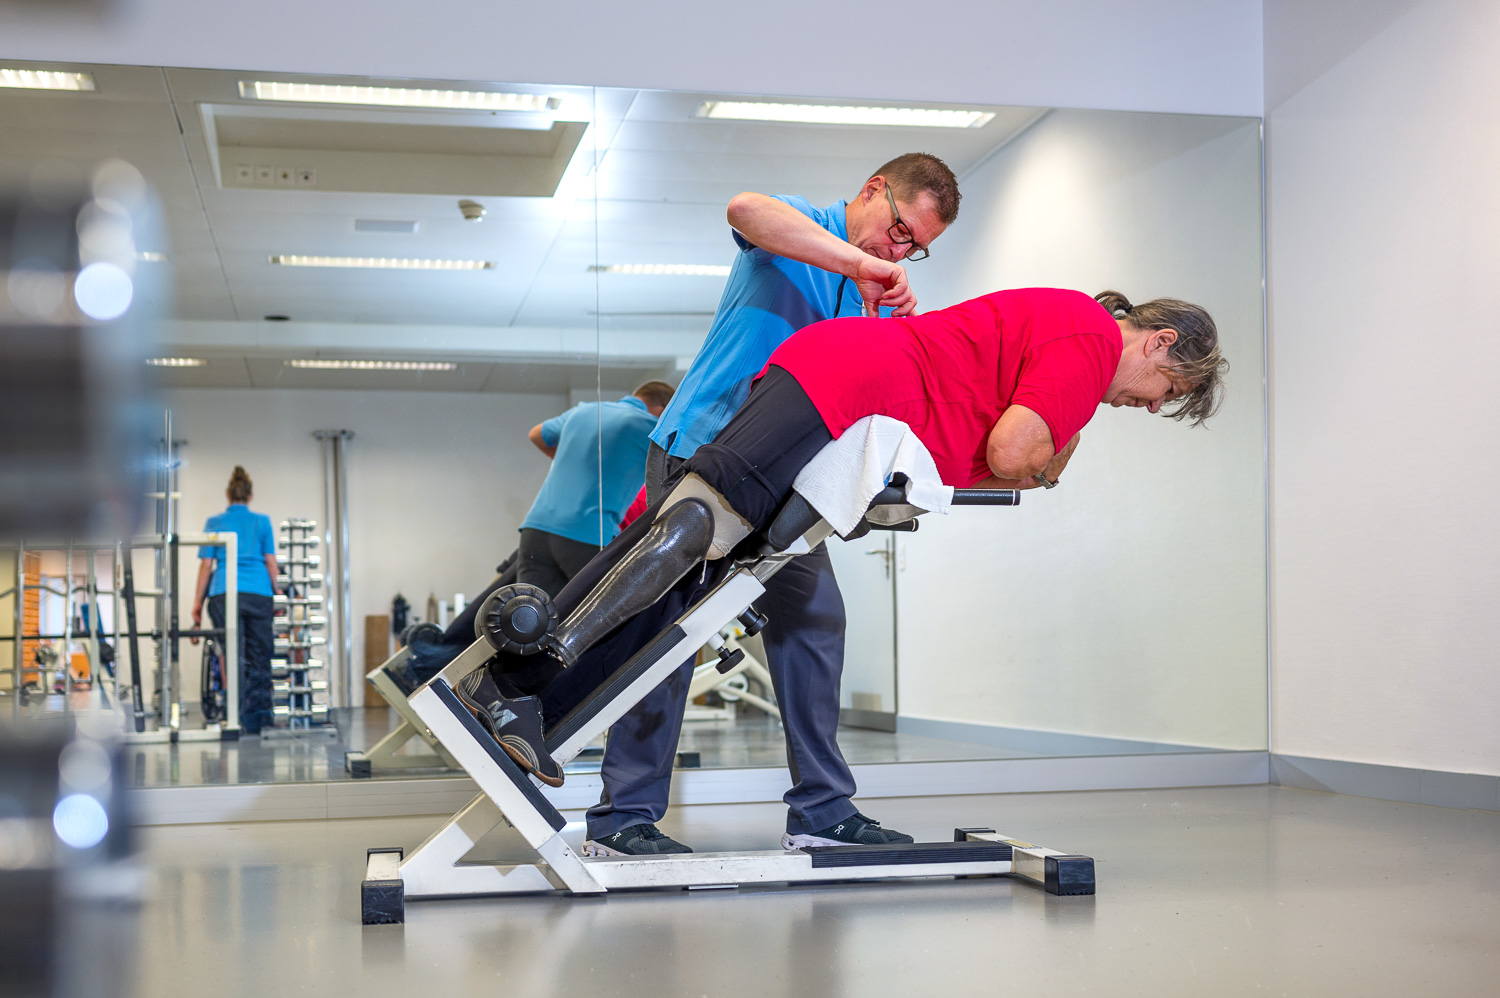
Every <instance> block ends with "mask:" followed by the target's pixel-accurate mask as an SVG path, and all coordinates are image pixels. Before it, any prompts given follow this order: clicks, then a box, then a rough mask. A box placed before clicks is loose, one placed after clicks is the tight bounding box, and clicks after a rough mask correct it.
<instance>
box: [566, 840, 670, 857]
mask: <svg viewBox="0 0 1500 998" xmlns="http://www.w3.org/2000/svg"><path fill="white" fill-rule="evenodd" d="M692 851H693V850H691V849H688V850H685V851H684V852H621V851H620V850H618V849H611V848H610V847H609V846H607V845H605V844H604V843H603V842H595V841H594V840H593V839H589V840H587V841H586V842H584V844H583V853H582V854H583V855H584V856H586V857H598V856H624V857H625V858H626V859H650V858H651V857H652V856H687V855H689V854H691V853H692Z"/></svg>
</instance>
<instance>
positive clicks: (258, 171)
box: [255, 166, 276, 187]
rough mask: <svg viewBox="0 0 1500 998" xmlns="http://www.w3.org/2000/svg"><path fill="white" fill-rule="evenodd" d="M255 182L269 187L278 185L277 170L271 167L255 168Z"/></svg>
mask: <svg viewBox="0 0 1500 998" xmlns="http://www.w3.org/2000/svg"><path fill="white" fill-rule="evenodd" d="M255 182H256V183H257V184H264V185H266V186H267V187H269V186H270V185H271V184H274V183H276V169H275V168H274V167H270V166H257V167H256V168H255Z"/></svg>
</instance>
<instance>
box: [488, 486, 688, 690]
mask: <svg viewBox="0 0 1500 998" xmlns="http://www.w3.org/2000/svg"><path fill="white" fill-rule="evenodd" d="M713 539H714V518H713V513H712V512H710V511H709V508H708V504H707V503H704V502H703V501H702V500H700V499H683V500H682V501H680V502H678V503H677V504H676V505H675V506H673V507H672V508H671V509H669V510H667V511H666V512H665V513H663V514H662V515H661V516H660V517H658V518H657V520H656V522H655V523H653V524H652V525H651V527H650V529H648V530H647V531H646V534H645V536H643V537H642V538H641V539H640V540H639V541H638V542H637V543H636V545H635V546H634V547H633V548H631V549H630V551H629V552H627V553H626V554H625V556H624V557H623V558H621V559H620V560H619V562H617V563H616V564H615V566H614V567H613V568H611V569H610V570H609V571H608V572H607V573H606V574H605V576H604V578H602V579H600V580H599V584H598V585H596V586H595V587H594V588H593V589H592V590H591V591H590V592H589V594H588V595H587V596H585V597H584V598H583V600H582V601H581V602H580V603H579V604H578V606H577V607H576V608H575V609H574V610H573V612H572V613H570V614H569V615H568V618H567V620H565V621H562V622H561V623H558V622H557V614H556V611H555V610H554V609H553V607H552V602H551V600H549V599H548V598H547V595H546V593H544V592H542V591H541V590H540V589H537V588H536V587H534V586H525V585H514V586H506V587H504V588H502V589H497V590H496V591H495V592H494V593H493V594H492V595H491V596H490V597H489V599H487V600H486V601H485V604H484V606H482V607H480V610H479V617H478V629H479V631H480V633H481V634H482V635H483V636H484V637H485V639H486V640H488V641H489V643H490V644H491V645H492V646H494V648H495V650H496V651H499V652H503V653H508V654H510V655H523V656H524V655H533V654H536V653H537V652H542V651H545V652H546V653H547V655H548V656H550V657H551V658H552V659H554V660H555V661H556V662H557V663H558V664H560V665H562V666H563V667H567V666H571V665H573V664H574V663H575V662H577V661H578V658H579V656H581V655H582V654H583V653H584V652H586V651H588V650H589V649H590V648H591V647H593V646H594V645H595V644H597V643H598V642H599V641H600V640H602V639H603V638H605V637H606V636H607V635H608V634H609V633H610V632H611V631H613V630H614V629H615V628H617V627H619V626H620V625H621V624H623V623H624V622H625V621H627V620H629V619H630V618H631V617H633V616H635V615H636V614H638V613H640V612H642V611H643V610H646V609H647V608H649V607H650V606H651V605H652V604H653V603H655V602H656V601H657V600H659V599H661V597H662V596H663V595H665V594H666V593H667V592H668V590H670V589H671V588H672V587H673V586H675V585H676V584H677V583H678V581H679V580H681V579H682V577H683V576H685V575H687V574H688V573H689V572H691V571H692V570H693V569H694V568H697V567H698V566H699V565H700V564H702V562H703V559H704V558H705V557H707V555H708V549H709V547H710V546H711V545H712V544H713Z"/></svg>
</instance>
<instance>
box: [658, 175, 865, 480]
mask: <svg viewBox="0 0 1500 998" xmlns="http://www.w3.org/2000/svg"><path fill="white" fill-rule="evenodd" d="M775 197H776V200H778V201H784V202H785V203H787V204H789V205H791V206H792V207H793V208H796V209H797V210H798V211H800V212H802V214H804V215H806V216H807V217H808V218H810V219H812V220H813V221H814V222H817V223H818V224H819V225H821V226H822V227H823V228H825V229H827V230H828V231H829V232H832V233H833V234H834V235H836V236H838V237H839V238H840V239H845V240H847V239H848V238H849V232H848V229H847V228H845V225H844V209H845V207H847V205H848V202H847V201H837V202H835V203H833V204H831V205H829V206H828V207H826V208H815V207H813V205H812V204H811V202H809V201H808V200H807V199H806V198H799V197H788V196H785V195H781V194H778V195H775ZM729 231H730V232H731V233H733V235H734V242H735V245H736V246H738V247H739V250H740V252H739V253H738V254H737V255H736V256H735V260H734V265H733V267H731V268H730V271H729V280H728V282H727V283H725V285H724V295H723V297H721V298H720V299H719V307H718V310H717V311H715V312H714V321H713V325H712V326H710V327H709V330H708V337H707V339H705V340H704V341H703V348H702V349H700V350H699V351H698V356H697V357H695V358H694V359H693V366H692V367H690V368H689V369H688V373H687V377H685V378H683V379H682V384H681V385H679V386H678V388H677V393H676V394H675V395H673V396H672V401H671V402H670V403H668V404H667V409H666V411H665V412H663V413H662V414H661V419H660V420H659V421H658V422H657V424H656V431H655V432H654V433H652V434H651V439H652V440H653V441H655V442H656V443H657V444H658V445H660V446H661V447H662V448H664V449H665V450H666V452H667V453H668V454H671V455H672V456H674V457H683V458H686V457H691V456H692V454H693V451H695V450H697V449H698V448H699V447H700V446H702V445H703V444H706V443H708V442H709V441H710V440H712V439H713V438H714V436H715V435H716V434H717V433H718V432H719V431H720V430H722V429H723V428H724V426H725V424H727V423H728V422H729V420H730V418H731V417H733V416H734V414H735V412H736V411H737V410H738V409H739V407H740V406H741V405H742V404H743V403H744V401H745V399H746V398H747V397H749V395H750V382H751V381H752V380H753V379H754V378H755V376H756V375H757V374H759V373H760V369H761V368H763V367H765V366H766V361H767V360H769V359H770V357H771V351H773V350H775V349H776V348H777V347H779V346H781V344H782V342H783V341H784V340H785V339H786V338H787V337H788V336H791V335H792V334H793V333H795V332H796V331H797V330H799V329H801V328H802V327H803V326H809V325H812V324H813V323H814V322H821V321H822V320H824V319H832V318H834V317H835V316H839V315H863V314H864V309H863V302H862V301H861V299H860V297H859V288H858V287H857V286H856V285H855V283H854V281H852V280H845V278H844V276H843V275H842V274H835V273H833V272H832V271H827V270H822V269H820V268H818V267H814V266H812V265H810V264H806V263H798V262H797V261H796V260H788V259H787V258H786V257H784V256H776V255H775V254H772V253H768V252H766V251H765V250H763V249H760V248H759V247H757V246H752V245H751V244H750V243H749V242H747V241H746V240H745V237H744V236H742V235H740V234H739V233H738V232H735V230H733V229H730V230H729ZM841 288H842V292H843V294H842V297H840V289H841ZM881 314H882V315H889V314H890V310H889V309H885V310H883V311H882V312H881Z"/></svg>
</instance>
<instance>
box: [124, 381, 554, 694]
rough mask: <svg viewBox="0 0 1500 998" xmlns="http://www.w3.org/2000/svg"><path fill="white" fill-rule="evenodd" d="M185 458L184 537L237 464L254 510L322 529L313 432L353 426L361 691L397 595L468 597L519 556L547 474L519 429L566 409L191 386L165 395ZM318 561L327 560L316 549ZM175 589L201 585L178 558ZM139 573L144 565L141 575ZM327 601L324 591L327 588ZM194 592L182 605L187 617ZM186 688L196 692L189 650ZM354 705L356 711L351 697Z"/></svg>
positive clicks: (418, 604) (436, 396) (478, 398)
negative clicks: (367, 649) (520, 537)
mask: <svg viewBox="0 0 1500 998" xmlns="http://www.w3.org/2000/svg"><path fill="white" fill-rule="evenodd" d="M162 402H163V404H164V405H166V406H170V408H171V410H172V415H173V420H174V427H175V430H176V435H178V436H180V437H182V438H185V439H186V440H187V441H188V445H187V446H186V447H185V448H184V449H183V451H182V458H183V462H184V465H183V473H182V483H181V488H182V494H183V496H182V503H181V506H180V511H181V518H182V527H183V529H184V530H201V529H202V526H203V521H204V520H205V519H206V518H207V517H209V516H211V515H213V514H214V513H217V512H220V511H222V510H223V509H224V506H225V500H224V488H225V486H226V485H227V484H228V481H229V473H230V471H231V470H233V468H234V466H235V465H236V464H242V465H244V466H245V470H246V471H248V472H249V473H250V477H251V479H252V480H253V481H254V483H255V498H254V501H253V502H252V503H251V508H252V509H254V510H255V511H257V512H260V513H265V514H266V515H267V516H269V517H270V518H271V522H272V526H273V527H274V526H276V525H277V524H279V523H280V521H281V520H283V519H286V518H288V517H309V518H312V519H315V520H317V521H319V524H320V527H321V525H322V523H323V484H322V463H321V457H320V451H319V445H318V442H317V441H316V440H314V439H313V437H312V431H313V430H316V429H324V428H340V429H350V430H353V431H354V432H355V437H354V439H353V440H352V441H350V442H349V445H348V457H347V467H348V488H349V547H350V553H349V564H350V569H351V584H350V593H351V603H352V622H353V628H352V631H353V636H354V655H353V660H352V672H353V673H354V675H355V677H356V681H355V684H354V687H355V690H356V691H359V693H360V695H362V691H363V687H364V682H363V679H362V678H361V676H362V668H361V667H362V665H363V663H364V618H365V615H366V614H380V613H389V612H390V605H391V598H392V597H393V596H395V595H396V593H397V592H400V593H402V594H404V595H405V596H406V598H407V599H408V600H409V601H411V603H412V604H413V606H414V609H415V612H416V613H417V614H422V613H423V611H424V607H425V605H426V602H427V596H428V594H429V593H433V594H436V595H437V597H438V598H439V599H448V600H452V598H453V594H454V593H455V592H462V593H465V594H467V595H468V596H470V597H473V596H474V595H475V594H476V593H478V592H479V590H480V589H481V588H483V587H484V586H485V585H487V584H488V583H489V581H490V580H491V579H492V578H493V577H494V570H495V565H496V564H497V563H498V562H499V561H500V560H501V559H502V558H504V557H505V556H506V555H508V554H509V553H510V552H511V551H513V550H514V549H515V545H516V540H517V535H516V529H517V527H519V525H520V522H521V519H522V518H523V517H524V516H525V515H526V511H527V510H528V509H529V508H530V507H531V501H532V499H533V498H534V497H535V496H536V492H537V489H538V488H540V487H541V483H542V479H543V478H544V477H545V476H546V474H547V459H546V457H544V456H543V455H542V454H541V453H540V452H539V451H537V450H536V448H534V447H532V446H531V444H530V443H528V442H527V440H526V431H527V430H529V429H530V428H531V427H532V426H534V425H535V424H536V423H538V422H540V421H541V420H543V419H546V418H548V417H550V416H553V415H555V414H556V413H558V412H559V411H561V410H562V409H563V408H565V406H566V400H565V399H563V398H562V397H561V396H550V395H495V394H478V393H464V394H459V393H445V392H416V391H405V392H367V391H327V392H316V391H290V390H276V391H268V390H260V391H256V390H248V389H244V390H241V389H185V390H178V391H172V392H168V393H165V394H164V396H163V398H162ZM320 553H321V554H322V555H323V557H324V564H325V565H326V564H327V561H328V553H327V551H321V550H320ZM183 565H184V570H183V585H184V587H186V586H188V585H190V584H191V580H192V579H193V578H195V577H196V575H195V573H196V568H194V567H193V563H192V559H191V558H190V557H189V558H185V559H184V561H183ZM142 567H144V563H143V564H142ZM325 591H327V590H325ZM190 600H191V594H190V593H189V594H187V598H186V599H184V601H183V604H182V611H181V612H182V613H183V615H184V620H186V614H187V613H188V612H189V610H190V609H191V605H190ZM183 655H184V670H183V689H184V692H185V694H186V696H187V697H189V698H193V697H196V695H197V691H198V673H197V664H196V663H197V654H196V652H194V651H190V650H188V649H186V648H184V651H183ZM355 702H356V703H357V702H359V701H358V700H357V699H356V701H355Z"/></svg>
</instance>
